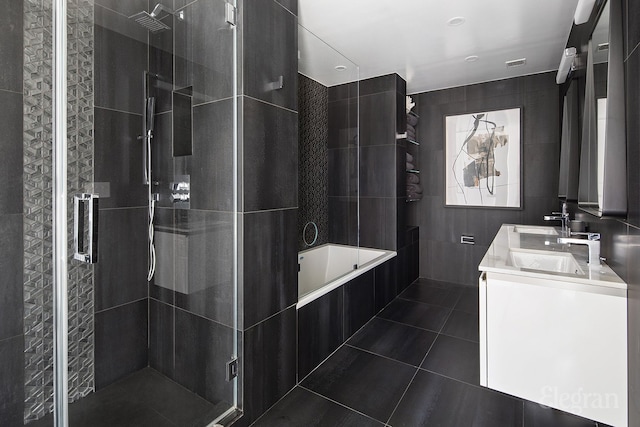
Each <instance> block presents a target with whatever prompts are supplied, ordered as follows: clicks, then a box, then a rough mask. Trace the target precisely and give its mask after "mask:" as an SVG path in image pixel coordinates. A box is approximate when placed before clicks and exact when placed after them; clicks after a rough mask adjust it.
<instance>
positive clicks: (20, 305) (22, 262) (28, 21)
mask: <svg viewBox="0 0 640 427" xmlns="http://www.w3.org/2000/svg"><path fill="white" fill-rule="evenodd" d="M0 5H1V6H2V8H3V11H4V13H3V15H2V17H0V31H2V34H3V37H2V39H1V40H0V107H1V108H2V111H3V114H2V115H0V163H1V166H0V170H1V171H2V177H3V178H4V179H3V181H4V183H3V186H2V189H0V266H1V267H0V268H1V271H2V275H0V304H1V306H0V425H2V426H8V427H12V426H23V425H32V426H52V425H56V426H67V425H71V426H86V425H91V426H101V425H105V426H106V425H108V426H114V425H118V426H124V425H153V426H165V425H166V426H176V425H193V426H208V425H211V426H213V425H217V424H220V425H226V424H227V423H228V421H229V420H230V419H232V418H233V417H234V416H235V415H236V414H237V412H238V410H239V408H241V406H242V405H241V399H239V397H238V396H239V393H238V390H239V386H238V378H237V372H238V368H237V360H238V358H239V357H240V354H239V347H238V338H237V337H238V291H237V289H238V224H237V221H238V220H237V218H238V215H237V211H238V209H237V206H238V190H237V188H238V186H237V176H238V174H237V170H238V161H237V153H238V149H237V146H238V144H237V134H238V132H237V123H238V118H237V111H238V108H237V104H238V93H237V91H238V83H237V75H238V73H237V56H238V55H237V44H238V43H237V39H238V36H237V28H236V23H235V1H222V0H213V1H212V0H195V1H183V0H158V1H155V0H154V1H148V0H132V1H126V2H125V1H114V0H25V1H24V2H23V1H15V0H0Z"/></svg>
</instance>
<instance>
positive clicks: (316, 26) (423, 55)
mask: <svg viewBox="0 0 640 427" xmlns="http://www.w3.org/2000/svg"><path fill="white" fill-rule="evenodd" d="M577 3H578V0H484V1H478V0H346V1H345V0H299V23H300V25H301V26H302V27H304V28H303V29H301V31H300V38H299V46H300V54H299V57H300V59H299V60H300V71H301V72H302V73H303V74H305V75H307V76H309V77H311V78H313V79H315V80H317V81H319V82H320V83H322V84H324V85H326V86H333V85H336V84H340V83H345V82H347V81H353V80H357V79H358V78H360V79H366V78H369V77H375V76H380V75H384V74H390V73H398V74H399V75H400V76H402V77H403V78H404V79H405V80H406V81H407V93H410V94H411V93H419V92H426V91H431V90H435V89H443V88H448V87H455V86H462V85H468V84H472V83H480V82H485V81H491V80H499V79H504V78H509V77H515V76H522V75H527V74H535V73H540V72H545V71H552V70H557V69H558V65H559V63H560V57H561V55H562V50H563V49H564V47H565V43H566V42H567V39H568V37H569V32H570V31H571V26H572V23H573V14H574V12H575V9H576V5H577ZM460 16H461V17H464V18H465V20H464V23H463V24H462V25H458V26H450V25H448V24H447V21H448V20H449V19H451V18H453V17H460ZM305 29H306V30H308V31H306V30H305ZM327 45H328V46H331V47H332V48H333V49H330V48H329V47H328V46H327ZM335 51H337V52H339V53H340V54H342V55H340V54H338V53H337V52H335ZM471 55H477V57H478V59H477V60H476V61H475V62H467V61H465V58H466V57H468V56H471ZM521 58H526V64H525V65H522V66H519V67H513V68H507V66H506V65H505V61H510V60H515V59H521ZM336 65H343V66H345V68H346V69H345V70H344V71H337V70H336V69H335V68H334V67H335V66H336ZM358 67H359V69H358Z"/></svg>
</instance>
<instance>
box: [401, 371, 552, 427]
mask: <svg viewBox="0 0 640 427" xmlns="http://www.w3.org/2000/svg"><path fill="white" fill-rule="evenodd" d="M522 411H523V407H522V401H521V400H519V399H514V398H512V397H509V396H507V395H504V394H501V393H496V392H493V391H490V390H487V389H483V388H480V387H476V386H472V385H469V384H464V383H461V382H459V381H456V380H452V379H449V378H445V377H443V376H440V375H437V374H433V373H430V372H424V371H420V372H418V374H417V375H416V377H415V379H414V380H413V381H412V383H411V386H409V389H408V390H407V392H406V394H405V395H404V396H403V398H402V400H401V401H400V404H399V405H398V408H397V409H396V410H395V411H394V413H393V416H392V417H391V420H390V422H389V424H391V425H392V426H393V427H420V426H429V427H437V426H442V427H454V426H456V427H457V426H474V427H498V426H500V427H521V426H522ZM549 427H551V426H549Z"/></svg>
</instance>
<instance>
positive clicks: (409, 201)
mask: <svg viewBox="0 0 640 427" xmlns="http://www.w3.org/2000/svg"><path fill="white" fill-rule="evenodd" d="M420 200H422V199H407V200H406V202H407V203H411V202H419V201H420Z"/></svg>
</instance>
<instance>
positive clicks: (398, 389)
mask: <svg viewBox="0 0 640 427" xmlns="http://www.w3.org/2000/svg"><path fill="white" fill-rule="evenodd" d="M415 373H416V369H415V368H412V367H410V366H408V365H405V364H403V363H399V362H395V361H393V360H389V359H386V358H384V357H380V356H376V355H373V354H371V353H367V352H364V351H362V350H358V349H356V348H353V347H349V346H344V347H342V348H340V349H339V350H338V351H337V352H336V353H334V354H333V355H332V356H331V357H330V358H329V359H328V360H327V361H325V362H324V363H323V364H322V365H320V366H319V367H318V369H316V370H315V371H314V372H312V373H311V375H309V376H308V377H307V378H306V379H305V380H304V381H303V382H302V384H301V385H302V386H303V387H305V388H308V389H309V390H312V391H314V392H316V393H319V394H321V395H322V396H325V397H327V398H329V399H331V400H335V401H336V402H339V403H341V404H343V405H345V406H347V407H349V408H352V409H355V410H356V411H358V412H362V413H363V414H366V415H368V416H370V417H372V418H374V419H376V420H378V421H382V422H385V421H386V420H387V419H388V418H389V416H390V415H391V412H392V411H393V409H394V408H395V406H396V404H397V403H398V401H400V398H401V397H402V393H404V391H405V389H406V388H407V386H408V385H409V382H410V381H411V379H412V378H413V376H414V374H415Z"/></svg>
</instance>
